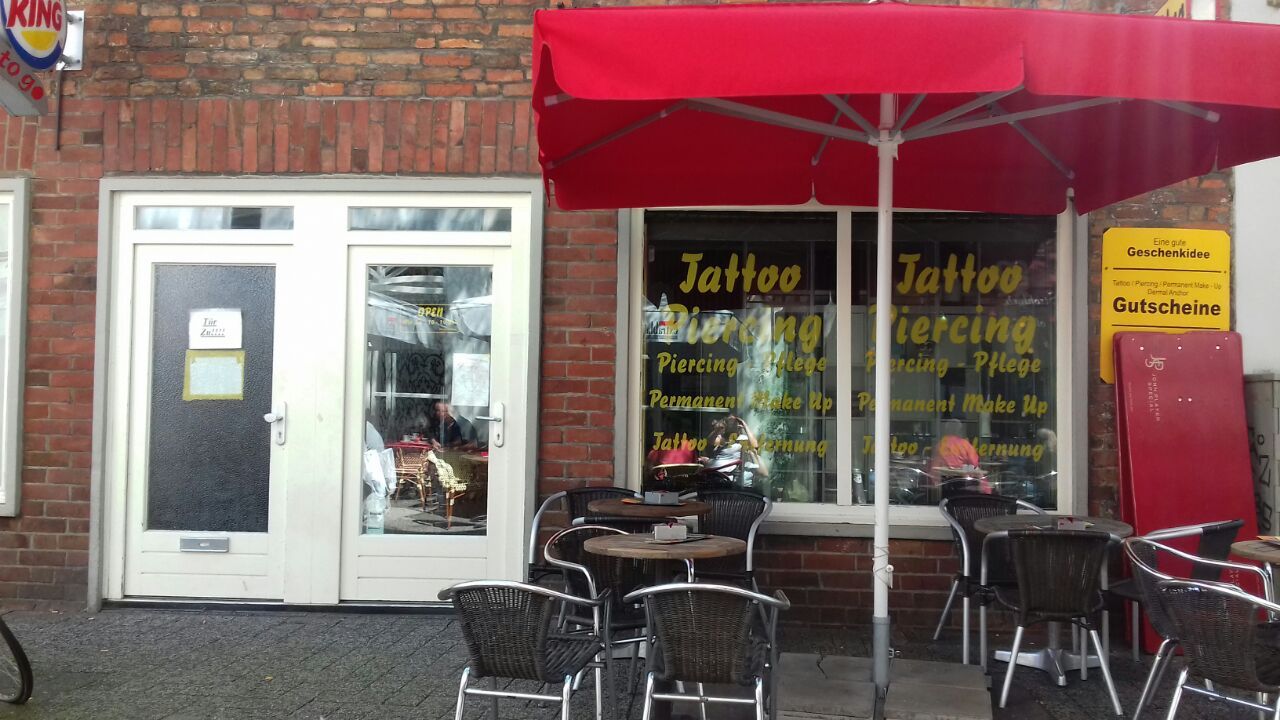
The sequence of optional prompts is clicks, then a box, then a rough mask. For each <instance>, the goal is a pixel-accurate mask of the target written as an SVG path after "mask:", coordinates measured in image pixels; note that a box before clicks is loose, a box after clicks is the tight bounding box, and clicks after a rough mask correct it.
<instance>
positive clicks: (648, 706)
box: [459, 673, 653, 720]
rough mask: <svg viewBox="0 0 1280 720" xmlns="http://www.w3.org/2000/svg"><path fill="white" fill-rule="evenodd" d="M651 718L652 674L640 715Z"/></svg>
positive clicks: (647, 683) (645, 688) (647, 677)
mask: <svg viewBox="0 0 1280 720" xmlns="http://www.w3.org/2000/svg"><path fill="white" fill-rule="evenodd" d="M652 717H653V673H649V674H648V675H647V676H645V680H644V710H642V711H641V713H640V718H641V720H650V718H652ZM459 720H461V719H459Z"/></svg>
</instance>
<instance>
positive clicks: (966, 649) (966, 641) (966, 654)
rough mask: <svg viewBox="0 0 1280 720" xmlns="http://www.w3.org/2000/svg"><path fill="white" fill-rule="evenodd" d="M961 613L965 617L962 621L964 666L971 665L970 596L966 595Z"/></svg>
mask: <svg viewBox="0 0 1280 720" xmlns="http://www.w3.org/2000/svg"><path fill="white" fill-rule="evenodd" d="M960 612H962V613H964V617H963V618H961V619H960V632H961V633H962V637H961V638H960V654H961V656H962V657H963V659H964V664H965V665H968V664H969V596H968V595H965V596H964V600H963V601H962V602H961V603H960Z"/></svg>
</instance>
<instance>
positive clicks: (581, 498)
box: [564, 487, 635, 522]
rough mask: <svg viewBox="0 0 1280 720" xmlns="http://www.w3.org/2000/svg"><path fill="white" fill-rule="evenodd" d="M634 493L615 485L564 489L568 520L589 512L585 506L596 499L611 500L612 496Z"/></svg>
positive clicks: (617, 496)
mask: <svg viewBox="0 0 1280 720" xmlns="http://www.w3.org/2000/svg"><path fill="white" fill-rule="evenodd" d="M634 495H635V493H633V492H631V491H630V490H627V489H626V488H616V487H584V488H573V489H572V490H566V491H565V493H564V501H565V507H566V508H567V509H568V510H569V521H570V522H572V521H574V520H577V519H579V518H584V517H586V516H588V515H590V514H591V511H590V510H589V509H587V506H588V505H590V504H591V503H592V502H595V501H596V500H612V499H614V498H625V497H633V496H634Z"/></svg>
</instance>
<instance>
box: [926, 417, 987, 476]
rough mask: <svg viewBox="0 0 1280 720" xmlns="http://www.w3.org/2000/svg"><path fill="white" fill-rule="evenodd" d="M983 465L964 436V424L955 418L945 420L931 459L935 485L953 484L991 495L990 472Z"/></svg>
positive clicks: (931, 471)
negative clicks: (981, 465) (987, 473)
mask: <svg viewBox="0 0 1280 720" xmlns="http://www.w3.org/2000/svg"><path fill="white" fill-rule="evenodd" d="M979 462H981V459H980V458H979V457H978V451H977V450H976V449H975V448H974V447H973V443H971V442H969V441H968V440H967V439H965V437H964V424H963V423H961V422H960V421H959V420H956V419H954V418H952V419H947V420H943V421H942V437H941V438H939V440H938V442H937V443H936V444H935V445H934V446H933V454H932V455H931V456H930V458H929V476H930V477H931V478H932V479H933V483H934V485H942V484H944V483H946V482H948V481H951V482H953V483H958V484H959V485H960V486H962V487H963V489H964V490H969V491H978V492H983V493H990V492H991V485H990V483H988V482H987V478H986V471H985V470H983V469H982V468H980V467H978V463H979ZM948 471H957V472H948ZM957 489H960V488H957Z"/></svg>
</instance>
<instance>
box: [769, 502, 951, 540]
mask: <svg viewBox="0 0 1280 720" xmlns="http://www.w3.org/2000/svg"><path fill="white" fill-rule="evenodd" d="M762 529H763V530H764V532H765V533H767V534H769V535H806V536H811V537H868V538H869V537H872V535H873V534H874V533H875V507H873V506H871V505H825V504H818V503H774V504H773V508H772V511H771V512H770V513H769V518H768V520H766V521H765V523H764V526H763V528H762ZM889 537H890V538H891V539H896V540H950V539H951V529H950V526H948V525H947V522H946V520H944V519H943V518H942V514H941V513H939V512H938V508H937V507H934V506H931V505H919V506H903V505H894V506H890V508H889Z"/></svg>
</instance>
